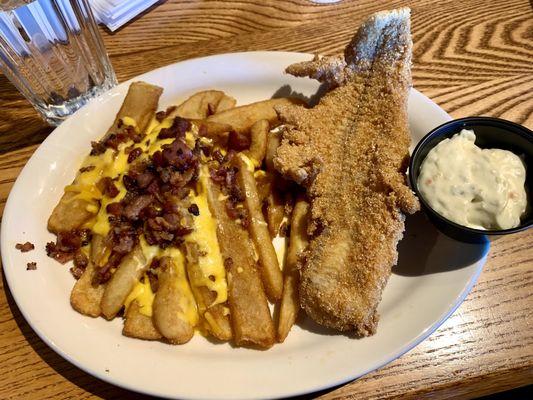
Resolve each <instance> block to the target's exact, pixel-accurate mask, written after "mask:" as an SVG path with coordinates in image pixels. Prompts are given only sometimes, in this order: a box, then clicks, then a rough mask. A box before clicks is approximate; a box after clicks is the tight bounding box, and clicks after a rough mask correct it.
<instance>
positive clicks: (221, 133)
mask: <svg viewBox="0 0 533 400" xmlns="http://www.w3.org/2000/svg"><path fill="white" fill-rule="evenodd" d="M190 121H191V123H193V124H195V125H196V126H198V129H199V132H198V133H199V134H200V135H201V136H203V137H206V138H209V139H213V141H215V142H216V143H217V144H218V145H219V146H226V143H227V142H228V134H229V132H230V131H231V129H232V128H231V125H228V124H222V123H218V122H212V121H208V120H205V119H192V120H190ZM202 126H203V127H205V129H200V127H202Z"/></svg>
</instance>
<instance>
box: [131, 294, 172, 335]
mask: <svg viewBox="0 0 533 400" xmlns="http://www.w3.org/2000/svg"><path fill="white" fill-rule="evenodd" d="M140 308H141V307H140V306H139V303H137V301H136V300H134V301H132V302H131V304H130V306H129V307H128V310H127V311H126V319H125V321H124V327H123V328H122V334H123V335H124V336H129V337H132V338H136V339H144V340H158V339H162V338H163V336H162V335H161V333H159V331H158V330H157V329H156V328H155V326H154V324H153V322H152V318H150V317H148V316H146V315H143V314H141V312H140Z"/></svg>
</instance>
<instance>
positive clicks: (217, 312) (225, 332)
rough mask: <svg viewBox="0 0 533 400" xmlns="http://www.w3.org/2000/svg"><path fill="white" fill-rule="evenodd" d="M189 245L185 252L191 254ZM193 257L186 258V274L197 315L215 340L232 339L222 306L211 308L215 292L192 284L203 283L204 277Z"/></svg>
mask: <svg viewBox="0 0 533 400" xmlns="http://www.w3.org/2000/svg"><path fill="white" fill-rule="evenodd" d="M191 247H192V246H191V245H190V243H185V251H186V252H193V251H194V250H191ZM192 258H193V257H188V260H187V274H188V276H189V281H190V282H191V289H192V292H193V293H194V298H195V299H196V304H197V305H198V313H199V314H200V316H201V317H202V318H203V320H204V322H205V324H206V329H207V330H208V331H209V332H210V333H211V334H212V335H213V336H214V337H216V338H217V339H219V340H223V341H227V340H230V339H231V337H232V332H231V324H230V321H229V315H228V313H227V312H226V311H225V306H224V304H215V305H213V306H211V305H212V304H213V303H214V302H215V300H216V298H217V295H216V293H215V292H213V291H211V290H209V288H208V287H207V286H195V285H194V283H193V282H203V281H205V279H209V277H206V276H205V274H204V272H203V271H202V268H201V267H200V265H199V264H198V262H194V261H193V260H192Z"/></svg>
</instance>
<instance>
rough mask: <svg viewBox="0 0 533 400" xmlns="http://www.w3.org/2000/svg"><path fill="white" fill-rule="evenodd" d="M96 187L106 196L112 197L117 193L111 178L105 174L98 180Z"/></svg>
mask: <svg viewBox="0 0 533 400" xmlns="http://www.w3.org/2000/svg"><path fill="white" fill-rule="evenodd" d="M96 187H97V188H98V189H99V190H100V191H101V192H102V193H103V194H105V195H106V196H108V197H110V198H114V197H116V196H117V195H118V194H119V190H118V189H117V187H116V186H115V182H113V179H111V178H110V177H108V176H106V177H104V178H102V179H100V180H99V181H98V183H97V184H96Z"/></svg>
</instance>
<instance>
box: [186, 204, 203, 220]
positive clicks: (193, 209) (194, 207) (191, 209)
mask: <svg viewBox="0 0 533 400" xmlns="http://www.w3.org/2000/svg"><path fill="white" fill-rule="evenodd" d="M187 210H188V211H189V212H190V213H191V214H192V215H194V216H196V217H197V216H199V215H200V209H199V208H198V205H197V204H191V205H190V206H189V208H188V209H187Z"/></svg>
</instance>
